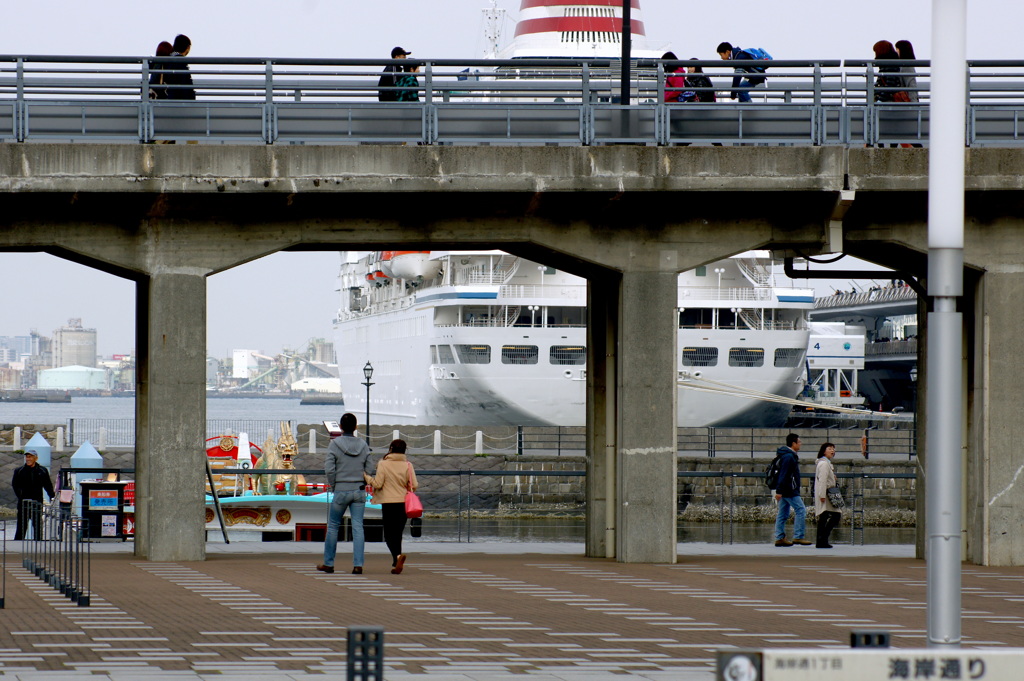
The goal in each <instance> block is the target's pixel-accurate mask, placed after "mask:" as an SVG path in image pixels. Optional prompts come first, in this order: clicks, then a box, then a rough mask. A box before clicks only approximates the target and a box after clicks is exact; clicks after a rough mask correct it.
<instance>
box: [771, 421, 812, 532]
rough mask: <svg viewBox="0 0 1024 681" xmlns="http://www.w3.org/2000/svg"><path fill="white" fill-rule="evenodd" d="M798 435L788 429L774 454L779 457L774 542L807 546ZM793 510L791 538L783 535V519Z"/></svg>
mask: <svg viewBox="0 0 1024 681" xmlns="http://www.w3.org/2000/svg"><path fill="white" fill-rule="evenodd" d="M801 444H802V443H801V441H800V436H799V435H797V434H796V433H790V434H789V435H787V436H786V446H785V447H779V449H778V451H777V452H776V454H775V458H776V459H778V461H779V465H778V469H779V475H778V482H777V483H776V487H775V500H776V501H777V502H778V503H779V510H778V512H777V513H776V515H775V545H776V546H792V545H793V544H798V545H800V546H810V545H811V543H812V542H809V541H807V540H806V539H804V533H805V532H806V530H807V509H806V508H805V507H804V500H803V499H801V498H800V457H799V456H797V452H799V451H800V445H801ZM790 509H792V510H793V512H794V514H795V518H794V519H793V541H789V540H788V539H786V521H787V520H789V511H790Z"/></svg>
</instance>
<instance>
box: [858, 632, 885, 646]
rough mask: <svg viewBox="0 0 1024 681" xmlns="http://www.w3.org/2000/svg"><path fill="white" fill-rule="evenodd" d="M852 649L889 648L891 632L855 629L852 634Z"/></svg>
mask: <svg viewBox="0 0 1024 681" xmlns="http://www.w3.org/2000/svg"><path fill="white" fill-rule="evenodd" d="M850 647H851V648H888V647H889V632H888V631H882V630H880V629H854V630H853V631H851V632H850Z"/></svg>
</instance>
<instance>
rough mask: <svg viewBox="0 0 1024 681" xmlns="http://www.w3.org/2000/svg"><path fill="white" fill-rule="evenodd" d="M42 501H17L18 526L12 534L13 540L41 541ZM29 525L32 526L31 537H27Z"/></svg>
mask: <svg viewBox="0 0 1024 681" xmlns="http://www.w3.org/2000/svg"><path fill="white" fill-rule="evenodd" d="M42 504H43V500H42V499H38V500H36V499H18V524H17V526H16V529H15V532H14V539H15V540H18V539H42V538H43V532H42V530H41V529H40V522H41V521H42ZM29 524H31V525H32V536H31V537H29V536H28V535H29V531H28V528H29Z"/></svg>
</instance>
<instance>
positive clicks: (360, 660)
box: [345, 626, 384, 681]
mask: <svg viewBox="0 0 1024 681" xmlns="http://www.w3.org/2000/svg"><path fill="white" fill-rule="evenodd" d="M345 660H346V662H347V667H348V674H347V676H346V679H347V681H384V627H375V626H362V627H349V629H348V650H347V654H346V656H345Z"/></svg>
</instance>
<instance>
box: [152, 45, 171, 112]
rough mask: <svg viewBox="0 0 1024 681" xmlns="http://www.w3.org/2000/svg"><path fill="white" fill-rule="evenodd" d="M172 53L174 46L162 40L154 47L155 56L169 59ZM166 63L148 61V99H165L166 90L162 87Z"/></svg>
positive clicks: (154, 60)
mask: <svg viewBox="0 0 1024 681" xmlns="http://www.w3.org/2000/svg"><path fill="white" fill-rule="evenodd" d="M172 52H174V45H171V44H170V43H169V42H167V41H166V40H164V41H163V42H161V43H160V44H159V45H157V46H156V56H158V57H169V56H171V53H172ZM166 68H167V62H166V61H164V60H163V59H150V60H149V70H150V74H149V97H150V99H167V88H166V87H165V86H164V80H165V78H166V74H165V73H164V69H166Z"/></svg>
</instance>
